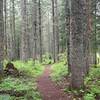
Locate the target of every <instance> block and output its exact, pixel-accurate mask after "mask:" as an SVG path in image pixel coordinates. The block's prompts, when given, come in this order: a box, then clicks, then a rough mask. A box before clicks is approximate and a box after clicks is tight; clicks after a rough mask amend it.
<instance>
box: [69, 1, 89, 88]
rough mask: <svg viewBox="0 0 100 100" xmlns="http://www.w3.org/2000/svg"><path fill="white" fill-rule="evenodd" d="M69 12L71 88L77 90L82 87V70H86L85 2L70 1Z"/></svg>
mask: <svg viewBox="0 0 100 100" xmlns="http://www.w3.org/2000/svg"><path fill="white" fill-rule="evenodd" d="M71 10H72V11H71V13H72V14H71V20H72V22H71V25H70V27H71V30H70V53H71V58H70V59H71V80H72V81H71V85H72V88H77V89H79V88H82V87H83V86H84V74H85V73H84V69H85V68H86V60H84V57H85V53H84V48H85V50H86V49H87V48H86V47H84V34H87V18H88V17H87V2H86V0H71ZM87 38H88V37H87ZM87 38H86V41H87ZM85 45H86V44H85Z"/></svg>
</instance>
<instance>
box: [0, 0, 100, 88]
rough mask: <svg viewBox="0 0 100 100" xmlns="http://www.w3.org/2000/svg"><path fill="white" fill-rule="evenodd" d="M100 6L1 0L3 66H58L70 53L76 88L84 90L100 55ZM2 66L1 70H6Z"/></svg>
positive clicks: (79, 1) (76, 0)
mask: <svg viewBox="0 0 100 100" xmlns="http://www.w3.org/2000/svg"><path fill="white" fill-rule="evenodd" d="M99 19H100V2H99V1H98V0H96V1H95V0H88V1H87V0H63V1H60V0H50V1H46V0H1V1H0V63H1V64H2V62H3V60H4V59H7V60H9V61H12V60H19V59H20V60H22V61H27V60H29V59H30V58H32V59H33V61H35V60H37V59H38V60H40V62H42V61H43V55H45V54H47V53H48V54H49V56H50V58H52V59H53V60H54V62H57V61H59V54H60V53H64V52H66V53H67V61H68V67H69V73H70V74H71V79H72V84H71V85H72V87H73V88H80V87H83V86H84V77H85V76H86V75H87V74H88V72H89V68H90V66H91V65H92V64H97V63H98V60H97V53H98V54H100V51H99V50H100V20H99ZM1 64H0V66H2V65H1Z"/></svg>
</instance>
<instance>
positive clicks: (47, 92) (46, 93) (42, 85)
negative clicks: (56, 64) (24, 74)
mask: <svg viewBox="0 0 100 100" xmlns="http://www.w3.org/2000/svg"><path fill="white" fill-rule="evenodd" d="M50 73H51V67H50V66H48V67H46V68H45V71H44V73H43V75H42V76H40V77H39V78H38V81H37V85H38V90H39V92H40V93H41V96H42V98H43V100H71V99H70V98H69V96H68V95H67V94H65V93H64V92H63V91H62V90H61V89H60V88H59V87H57V86H56V84H55V83H54V82H52V81H51V80H50Z"/></svg>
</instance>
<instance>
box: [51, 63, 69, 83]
mask: <svg viewBox="0 0 100 100" xmlns="http://www.w3.org/2000/svg"><path fill="white" fill-rule="evenodd" d="M67 74H68V67H67V65H66V64H65V62H59V63H56V64H54V65H52V74H51V77H52V79H53V80H54V81H60V80H62V79H63V77H66V76H67Z"/></svg>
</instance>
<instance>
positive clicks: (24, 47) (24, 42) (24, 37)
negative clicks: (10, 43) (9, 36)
mask: <svg viewBox="0 0 100 100" xmlns="http://www.w3.org/2000/svg"><path fill="white" fill-rule="evenodd" d="M21 16H22V21H21V22H22V23H21V24H22V33H21V52H20V59H21V60H22V61H27V60H28V32H27V12H26V0H21Z"/></svg>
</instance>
